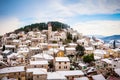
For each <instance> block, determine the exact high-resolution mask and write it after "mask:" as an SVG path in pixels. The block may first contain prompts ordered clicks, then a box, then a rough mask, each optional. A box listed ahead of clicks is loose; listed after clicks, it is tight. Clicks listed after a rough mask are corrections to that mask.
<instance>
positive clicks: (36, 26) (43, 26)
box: [15, 21, 70, 33]
mask: <svg viewBox="0 0 120 80" xmlns="http://www.w3.org/2000/svg"><path fill="white" fill-rule="evenodd" d="M48 23H51V25H52V30H53V31H56V30H61V29H66V28H69V27H70V26H68V25H67V24H65V23H61V22H58V21H50V22H48ZM48 23H35V24H31V25H26V26H24V27H21V28H19V29H16V30H15V33H18V32H20V31H25V32H28V31H32V30H34V29H38V30H40V31H41V30H47V29H48Z"/></svg>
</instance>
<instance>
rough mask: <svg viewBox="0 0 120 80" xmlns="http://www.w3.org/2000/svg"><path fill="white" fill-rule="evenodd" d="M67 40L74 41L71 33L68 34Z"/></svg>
mask: <svg viewBox="0 0 120 80" xmlns="http://www.w3.org/2000/svg"><path fill="white" fill-rule="evenodd" d="M67 39H68V40H72V34H70V33H69V32H67Z"/></svg>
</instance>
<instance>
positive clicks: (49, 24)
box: [48, 23, 52, 41]
mask: <svg viewBox="0 0 120 80" xmlns="http://www.w3.org/2000/svg"><path fill="white" fill-rule="evenodd" d="M51 37H52V26H51V23H48V41H49V39H50V38H51Z"/></svg>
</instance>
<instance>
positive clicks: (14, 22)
mask: <svg viewBox="0 0 120 80" xmlns="http://www.w3.org/2000/svg"><path fill="white" fill-rule="evenodd" d="M20 24H21V22H20V21H19V20H18V19H17V18H5V19H0V35H3V34H5V33H8V32H11V31H14V30H15V29H17V28H19V27H20Z"/></svg>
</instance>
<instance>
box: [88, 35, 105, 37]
mask: <svg viewBox="0 0 120 80" xmlns="http://www.w3.org/2000/svg"><path fill="white" fill-rule="evenodd" d="M87 36H89V37H96V38H103V37H105V36H103V35H87Z"/></svg>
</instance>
